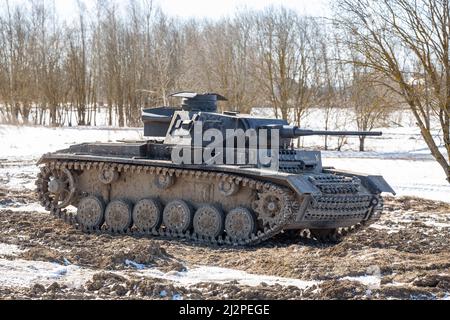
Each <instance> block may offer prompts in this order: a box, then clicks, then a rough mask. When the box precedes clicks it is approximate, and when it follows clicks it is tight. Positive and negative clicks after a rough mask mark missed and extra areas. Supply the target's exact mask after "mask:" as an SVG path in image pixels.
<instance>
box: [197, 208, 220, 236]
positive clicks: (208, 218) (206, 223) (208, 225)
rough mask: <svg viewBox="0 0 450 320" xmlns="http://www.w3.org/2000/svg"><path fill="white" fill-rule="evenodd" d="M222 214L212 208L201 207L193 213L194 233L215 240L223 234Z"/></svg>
mask: <svg viewBox="0 0 450 320" xmlns="http://www.w3.org/2000/svg"><path fill="white" fill-rule="evenodd" d="M224 220H225V219H224V214H223V212H222V210H220V209H219V208H216V207H214V206H203V207H201V208H200V209H198V210H197V212H195V215H194V231H195V232H196V233H197V234H198V235H201V236H205V237H210V238H215V237H218V236H220V235H221V234H222V233H223V229H224Z"/></svg>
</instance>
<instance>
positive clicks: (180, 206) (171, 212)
mask: <svg viewBox="0 0 450 320" xmlns="http://www.w3.org/2000/svg"><path fill="white" fill-rule="evenodd" d="M163 222H164V225H165V226H166V228H167V229H168V230H169V231H172V232H178V233H183V232H186V231H188V230H189V229H190V228H191V226H192V208H191V206H190V205H189V204H187V203H186V202H184V201H182V200H175V201H172V202H170V203H169V204H167V206H166V207H165V208H164V212H163Z"/></svg>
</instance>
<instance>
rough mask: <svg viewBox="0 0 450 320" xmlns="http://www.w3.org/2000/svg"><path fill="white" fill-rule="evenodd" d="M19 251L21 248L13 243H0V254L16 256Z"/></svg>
mask: <svg viewBox="0 0 450 320" xmlns="http://www.w3.org/2000/svg"><path fill="white" fill-rule="evenodd" d="M21 252H23V250H21V249H20V247H19V246H16V245H15V244H6V243H0V256H16V255H17V254H19V253H21Z"/></svg>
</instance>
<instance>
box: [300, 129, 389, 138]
mask: <svg viewBox="0 0 450 320" xmlns="http://www.w3.org/2000/svg"><path fill="white" fill-rule="evenodd" d="M382 135H383V133H382V132H378V131H314V130H304V129H300V128H296V129H295V130H294V136H295V137H305V136H357V137H362V136H366V137H380V136H382Z"/></svg>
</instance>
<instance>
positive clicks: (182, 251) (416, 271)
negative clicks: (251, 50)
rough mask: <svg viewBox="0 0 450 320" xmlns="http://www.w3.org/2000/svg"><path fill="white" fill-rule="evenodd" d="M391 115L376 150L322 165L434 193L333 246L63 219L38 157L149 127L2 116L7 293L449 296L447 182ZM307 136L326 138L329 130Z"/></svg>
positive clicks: (319, 141)
mask: <svg viewBox="0 0 450 320" xmlns="http://www.w3.org/2000/svg"><path fill="white" fill-rule="evenodd" d="M322 116H323V114H322V113H321V112H319V111H313V112H311V113H310V114H309V115H308V116H307V117H306V118H305V120H304V122H303V125H304V126H305V127H311V128H313V129H320V130H322V129H323V128H321V127H320V125H319V124H320V123H322V120H323V119H322V118H321V117H322ZM336 116H341V115H336ZM392 122H393V123H395V124H396V125H395V126H392V127H389V128H379V129H376V130H381V131H383V132H384V136H383V137H381V138H374V139H368V140H367V142H366V147H367V152H364V153H360V152H356V151H355V150H358V139H348V143H347V144H346V145H345V146H344V148H343V151H342V152H337V151H324V152H323V161H324V165H325V166H333V167H336V168H339V169H345V170H351V171H360V172H364V173H369V174H375V175H383V176H384V177H385V178H386V180H387V181H388V182H389V183H390V184H391V185H392V187H393V188H394V189H395V190H396V191H397V193H398V195H400V196H415V197H419V198H424V199H430V200H431V201H427V200H420V199H408V198H399V197H398V198H396V199H395V198H394V199H393V198H388V199H387V206H386V212H387V214H385V215H384V216H383V218H382V220H381V221H380V222H377V223H376V224H374V225H372V226H371V227H370V228H368V229H366V230H363V231H361V232H359V233H357V234H355V235H353V236H350V237H348V238H346V239H345V241H343V242H342V243H340V244H338V245H336V246H327V245H317V243H315V242H309V240H295V241H294V242H292V243H288V244H287V245H285V243H283V242H282V243H283V244H282V245H273V244H270V243H269V244H267V245H266V246H265V245H263V246H261V247H259V248H255V249H250V250H242V249H224V250H222V249H214V248H204V247H202V246H194V245H190V244H186V243H180V242H176V241H164V240H156V239H137V238H136V239H135V238H131V237H108V236H106V237H104V236H102V237H98V236H95V235H94V236H90V235H84V234H82V233H80V232H78V231H77V230H74V229H72V228H71V227H68V226H66V225H65V224H63V223H58V222H55V221H54V220H52V219H49V216H48V214H46V213H45V210H44V209H43V208H42V207H41V206H40V205H39V204H38V203H37V199H36V196H35V194H34V193H33V192H30V191H31V190H33V189H34V188H35V186H34V181H35V178H36V174H37V172H38V168H37V167H36V161H37V160H38V159H39V157H40V156H41V155H42V154H44V153H47V152H53V151H56V150H60V149H64V148H67V147H69V146H70V145H72V144H78V143H83V142H114V141H117V140H141V139H143V138H144V137H143V136H142V133H143V130H142V128H126V129H119V128H107V127H96V128H93V127H86V128H85V127H83V128H45V127H32V126H23V127H17V126H9V125H0V160H1V162H0V221H1V222H2V223H1V224H0V299H1V298H4V297H6V298H13V299H17V298H18V299H20V298H27V299H28V298H32V299H36V298H37V299H40V298H45V299H52V298H57V299H77V298H83V299H102V298H108V299H109V298H113V299H120V298H121V297H123V296H127V297H129V298H138V299H141V298H143V299H174V300H178V299H205V298H206V299H207V298H224V299H263V298H269V299H302V298H305V299H326V298H332V299H333V298H341V299H351V298H359V299H370V298H379V299H392V298H398V299H448V298H449V297H450V286H449V285H448V284H449V283H450V275H449V274H448V261H449V259H450V257H449V252H448V239H450V238H449V232H450V209H449V206H448V205H447V204H442V203H439V202H437V201H434V200H442V201H444V202H447V203H450V187H449V185H448V183H447V182H446V180H445V178H444V174H443V172H442V169H441V168H440V167H439V166H438V165H437V164H436V162H435V161H434V160H433V158H432V157H431V155H430V153H429V151H428V150H427V148H426V146H425V144H424V143H423V141H422V140H421V137H420V136H419V135H418V134H417V129H416V128H414V122H413V121H412V119H411V118H410V117H408V116H407V114H403V113H399V114H397V115H394V116H393V119H392ZM331 129H332V130H334V129H342V130H343V129H349V130H354V129H355V128H352V127H347V128H331ZM301 145H302V146H303V147H304V148H307V149H310V148H322V147H323V138H322V137H308V138H304V139H302V140H301ZM329 146H330V150H333V149H335V147H336V139H334V138H331V139H330V140H329ZM68 239H70V241H68ZM277 241H278V240H277ZM280 241H283V240H280ZM430 265H432V266H433V267H429V266H430ZM422 267H423V268H422ZM424 268H425V269H424ZM374 270H375V271H374ZM430 283H431V284H432V286H431V287H427V286H429V285H430ZM434 284H436V285H434ZM336 288H337V289H336Z"/></svg>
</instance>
